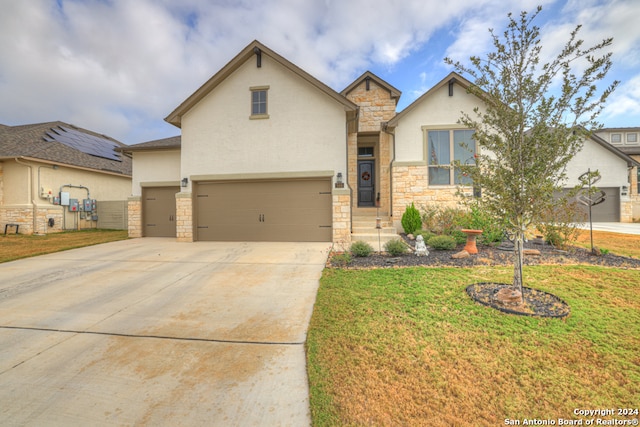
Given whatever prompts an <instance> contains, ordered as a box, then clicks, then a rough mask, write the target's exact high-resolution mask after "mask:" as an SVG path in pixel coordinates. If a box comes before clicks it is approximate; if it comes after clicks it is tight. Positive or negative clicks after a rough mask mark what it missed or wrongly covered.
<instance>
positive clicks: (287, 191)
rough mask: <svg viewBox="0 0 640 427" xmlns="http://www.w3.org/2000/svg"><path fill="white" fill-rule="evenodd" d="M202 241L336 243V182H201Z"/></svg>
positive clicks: (198, 233) (199, 215)
mask: <svg viewBox="0 0 640 427" xmlns="http://www.w3.org/2000/svg"><path fill="white" fill-rule="evenodd" d="M195 191H196V197H195V213H196V239H197V240H200V241H254V242H255V241H265V242H266V241H273V242H330V241H331V238H332V197H331V180H330V179H300V180H287V181H235V182H229V181H224V182H200V183H196V190H195Z"/></svg>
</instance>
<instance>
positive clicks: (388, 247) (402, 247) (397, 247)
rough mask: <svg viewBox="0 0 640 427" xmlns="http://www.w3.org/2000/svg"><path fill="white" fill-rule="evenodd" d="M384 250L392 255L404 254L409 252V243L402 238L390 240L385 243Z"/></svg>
mask: <svg viewBox="0 0 640 427" xmlns="http://www.w3.org/2000/svg"><path fill="white" fill-rule="evenodd" d="M384 250H385V251H387V253H388V254H389V255H392V256H398V255H402V254H403V253H405V252H407V244H406V243H405V242H404V241H402V240H400V239H393V240H389V241H388V242H387V243H385V244H384Z"/></svg>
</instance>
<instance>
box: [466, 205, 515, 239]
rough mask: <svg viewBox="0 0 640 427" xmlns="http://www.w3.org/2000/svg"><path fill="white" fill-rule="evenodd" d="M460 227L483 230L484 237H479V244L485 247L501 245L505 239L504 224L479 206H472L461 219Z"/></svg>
mask: <svg viewBox="0 0 640 427" xmlns="http://www.w3.org/2000/svg"><path fill="white" fill-rule="evenodd" d="M459 225H460V227H461V228H469V229H472V230H482V235H481V236H479V237H478V242H479V243H482V244H484V245H489V244H491V243H499V242H501V241H502V239H503V237H504V225H503V224H502V222H501V221H498V220H496V219H495V218H493V217H492V216H491V215H490V214H489V213H488V212H486V211H483V210H482V209H480V207H479V206H478V205H473V206H471V209H470V210H469V212H468V214H467V215H465V216H464V217H463V218H462V219H461V221H460V224H459Z"/></svg>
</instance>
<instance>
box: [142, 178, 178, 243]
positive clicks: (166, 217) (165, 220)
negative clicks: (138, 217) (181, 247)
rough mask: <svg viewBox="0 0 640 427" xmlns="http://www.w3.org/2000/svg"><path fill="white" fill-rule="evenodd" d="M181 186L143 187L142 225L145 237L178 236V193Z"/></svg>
mask: <svg viewBox="0 0 640 427" xmlns="http://www.w3.org/2000/svg"><path fill="white" fill-rule="evenodd" d="M179 191H180V187H145V188H143V189H142V225H143V227H142V228H143V230H142V232H143V236H145V237H176V193H178V192H179Z"/></svg>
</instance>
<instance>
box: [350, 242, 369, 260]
mask: <svg viewBox="0 0 640 427" xmlns="http://www.w3.org/2000/svg"><path fill="white" fill-rule="evenodd" d="M350 252H351V254H352V255H353V256H357V257H368V256H369V255H371V253H372V252H373V246H371V245H370V244H368V243H367V242H363V241H362V240H359V241H357V242H353V244H351V249H350Z"/></svg>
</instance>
